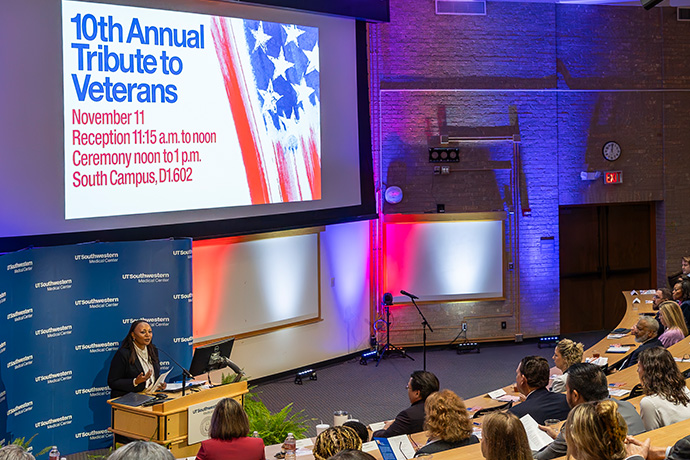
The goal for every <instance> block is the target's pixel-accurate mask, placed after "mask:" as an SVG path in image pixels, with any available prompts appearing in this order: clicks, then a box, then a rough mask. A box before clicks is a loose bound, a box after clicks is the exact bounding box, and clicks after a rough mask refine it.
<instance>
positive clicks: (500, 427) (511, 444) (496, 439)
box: [482, 412, 532, 460]
mask: <svg viewBox="0 0 690 460" xmlns="http://www.w3.org/2000/svg"><path fill="white" fill-rule="evenodd" d="M482 455H483V456H484V458H485V459H486V460H532V451H531V450H530V448H529V441H528V439H527V433H526V432H525V427H524V426H523V425H522V422H521V421H520V419H518V418H517V417H516V416H515V415H513V414H511V413H509V412H493V413H491V414H489V415H487V416H486V417H484V420H483V422H482Z"/></svg>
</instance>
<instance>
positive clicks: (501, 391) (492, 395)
mask: <svg viewBox="0 0 690 460" xmlns="http://www.w3.org/2000/svg"><path fill="white" fill-rule="evenodd" d="M487 394H488V395H489V398H491V399H498V398H500V397H501V396H503V395H505V394H506V392H505V390H504V389H503V388H499V389H498V390H494V391H490V392H488V393H487Z"/></svg>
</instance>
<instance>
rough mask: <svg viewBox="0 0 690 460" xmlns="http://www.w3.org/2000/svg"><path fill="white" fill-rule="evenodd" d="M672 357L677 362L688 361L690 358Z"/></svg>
mask: <svg viewBox="0 0 690 460" xmlns="http://www.w3.org/2000/svg"><path fill="white" fill-rule="evenodd" d="M673 359H674V360H675V361H676V362H677V363H690V358H677V357H675V356H674V357H673Z"/></svg>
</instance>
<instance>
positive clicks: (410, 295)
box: [400, 290, 419, 299]
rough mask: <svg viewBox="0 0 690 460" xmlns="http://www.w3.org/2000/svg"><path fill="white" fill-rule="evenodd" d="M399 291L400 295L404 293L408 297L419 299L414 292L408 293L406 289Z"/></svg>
mask: <svg viewBox="0 0 690 460" xmlns="http://www.w3.org/2000/svg"><path fill="white" fill-rule="evenodd" d="M400 293H401V294H402V295H406V296H407V297H409V298H410V299H419V297H417V296H416V295H414V294H410V293H409V292H407V291H403V290H401V291H400Z"/></svg>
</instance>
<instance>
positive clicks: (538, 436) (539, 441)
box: [520, 414, 553, 451]
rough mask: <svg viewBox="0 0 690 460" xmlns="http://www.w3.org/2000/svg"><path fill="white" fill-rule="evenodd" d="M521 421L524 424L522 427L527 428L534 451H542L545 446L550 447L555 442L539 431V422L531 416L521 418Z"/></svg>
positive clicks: (530, 446) (530, 445) (531, 447)
mask: <svg viewBox="0 0 690 460" xmlns="http://www.w3.org/2000/svg"><path fill="white" fill-rule="evenodd" d="M520 421H521V422H522V425H523V426H524V427H525V431H526V432H527V440H528V441H529V448H530V449H532V450H533V451H539V450H542V449H543V448H544V447H545V446H548V445H549V444H551V443H552V442H553V439H551V436H549V435H548V434H546V433H545V432H544V431H541V430H540V429H539V424H537V422H536V421H535V420H534V419H533V418H532V416H531V415H529V414H527V415H525V416H523V417H521V418H520Z"/></svg>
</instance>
